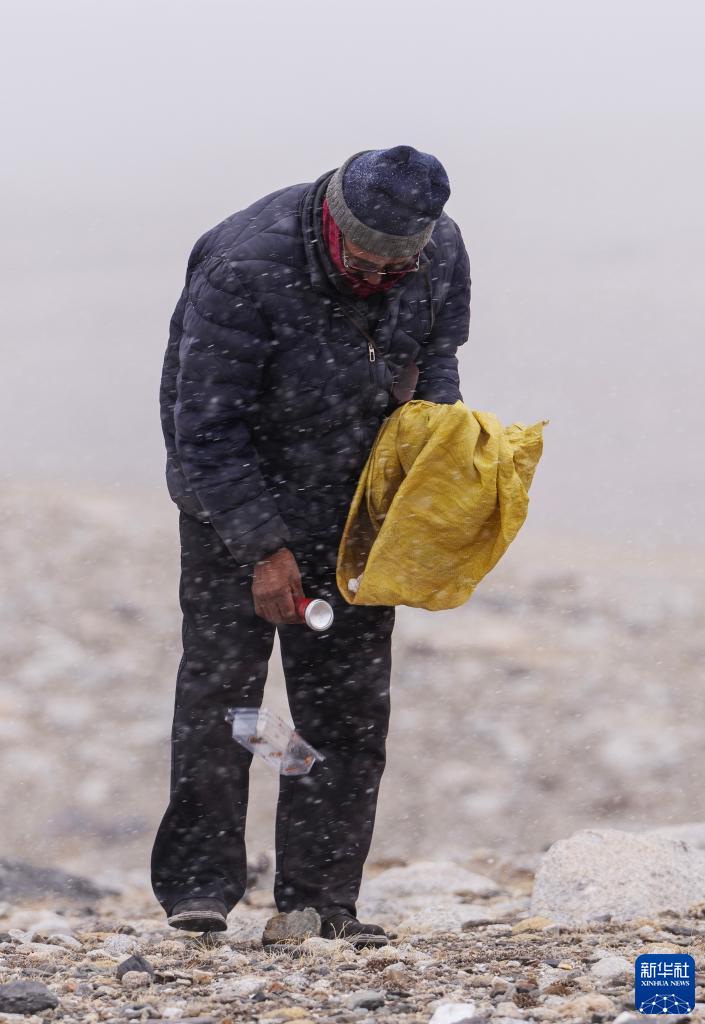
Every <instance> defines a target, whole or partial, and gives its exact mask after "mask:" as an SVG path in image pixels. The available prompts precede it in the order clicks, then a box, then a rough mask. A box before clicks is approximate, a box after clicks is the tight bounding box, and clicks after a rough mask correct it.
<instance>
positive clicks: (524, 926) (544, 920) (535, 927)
mask: <svg viewBox="0 0 705 1024" xmlns="http://www.w3.org/2000/svg"><path fill="white" fill-rule="evenodd" d="M555 923H556V922H555V921H554V920H552V918H550V917H543V916H541V915H534V916H533V917H525V918H524V919H523V921H518V922H517V923H516V924H515V925H513V926H512V932H513V933H514V934H515V935H521V934H522V933H523V932H537V931H538V932H540V931H542V930H543V929H544V928H552V927H553V926H554V925H555Z"/></svg>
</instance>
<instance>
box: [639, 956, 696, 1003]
mask: <svg viewBox="0 0 705 1024" xmlns="http://www.w3.org/2000/svg"><path fill="white" fill-rule="evenodd" d="M634 1005H635V1007H636V1009H637V1010H638V1011H639V1013H690V1012H691V1011H692V1010H693V1009H694V1008H695V960H693V958H692V956H691V955H690V954H689V953H643V954H642V955H641V956H638V957H637V958H636V964H635V968H634Z"/></svg>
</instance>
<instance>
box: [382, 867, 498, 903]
mask: <svg viewBox="0 0 705 1024" xmlns="http://www.w3.org/2000/svg"><path fill="white" fill-rule="evenodd" d="M499 891H500V890H499V886H498V885H497V883H496V882H493V881H492V879H491V878H486V877H485V875H478V874H476V873H475V872H474V871H468V870H467V868H463V867H461V866H460V865H459V864H454V863H453V862H452V861H442V860H438V861H436V860H419V861H415V862H414V863H413V864H409V865H407V866H406V867H397V868H387V870H386V871H383V872H382V873H381V874H380V875H377V877H376V878H371V879H370V880H369V881H365V882H364V883H363V886H362V893H363V895H364V896H366V897H368V898H371V897H376V898H384V899H403V898H404V897H407V896H432V895H436V894H442V893H459V892H462V893H463V894H467V895H471V896H494V895H495V894H496V893H498V892H499Z"/></svg>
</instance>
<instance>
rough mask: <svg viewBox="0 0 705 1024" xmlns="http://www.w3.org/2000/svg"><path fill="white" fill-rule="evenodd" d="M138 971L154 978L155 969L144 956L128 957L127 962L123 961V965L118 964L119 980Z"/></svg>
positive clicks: (117, 973)
mask: <svg viewBox="0 0 705 1024" xmlns="http://www.w3.org/2000/svg"><path fill="white" fill-rule="evenodd" d="M136 971H143V972H144V973H145V974H148V975H149V976H150V978H153V977H154V968H153V967H152V965H151V963H150V962H149V960H145V958H144V957H143V956H139V955H137V956H128V958H127V960H123V961H122V963H121V964H118V966H117V969H116V972H115V973H116V975H117V977H118V980H119V979H121V978H123V977H124V975H126V974H128V973H130V974H133V973H135V972H136Z"/></svg>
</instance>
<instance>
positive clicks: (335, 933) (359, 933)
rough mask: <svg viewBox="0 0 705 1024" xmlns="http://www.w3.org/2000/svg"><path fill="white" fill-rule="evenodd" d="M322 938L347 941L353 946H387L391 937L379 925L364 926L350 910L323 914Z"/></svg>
mask: <svg viewBox="0 0 705 1024" xmlns="http://www.w3.org/2000/svg"><path fill="white" fill-rule="evenodd" d="M321 938H324V939H345V940H346V941H347V942H351V943H352V944H353V946H386V945H387V943H388V942H389V936H388V935H387V933H386V932H385V930H384V928H381V927H380V926H379V925H378V924H362V922H360V921H358V919H357V918H356V917H354V916H353V914H351V913H350V911H348V910H336V911H334V912H332V913H331V912H330V911H329V912H327V913H325V914H323V913H322V914H321Z"/></svg>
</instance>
